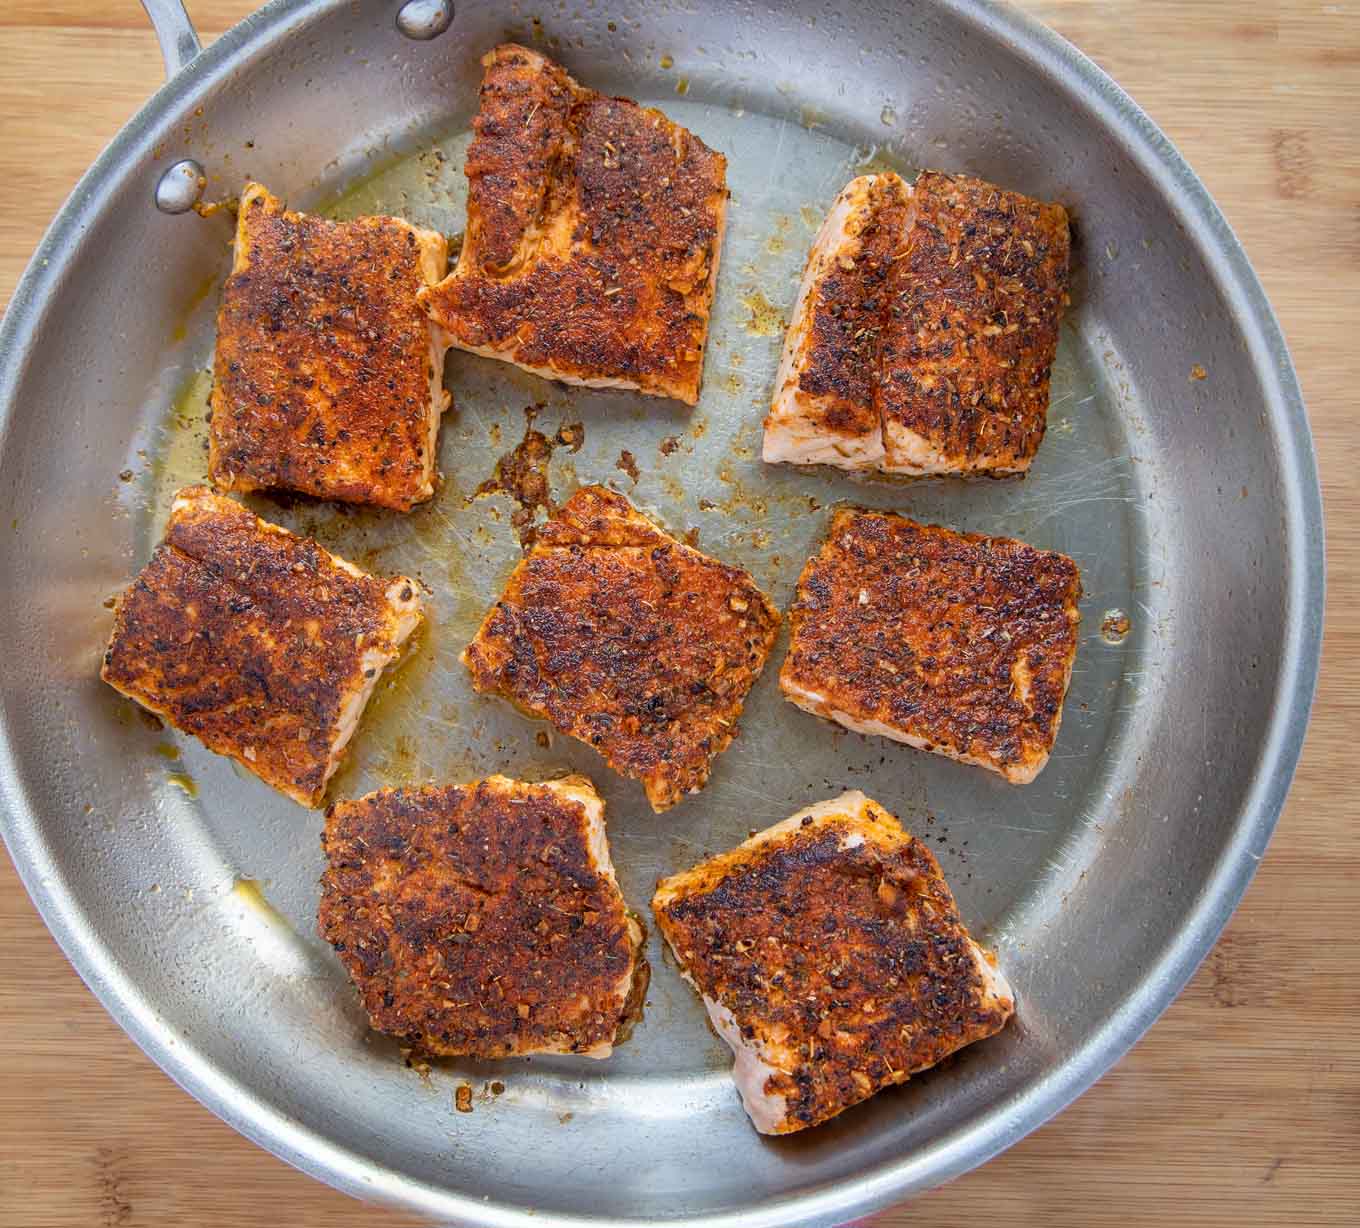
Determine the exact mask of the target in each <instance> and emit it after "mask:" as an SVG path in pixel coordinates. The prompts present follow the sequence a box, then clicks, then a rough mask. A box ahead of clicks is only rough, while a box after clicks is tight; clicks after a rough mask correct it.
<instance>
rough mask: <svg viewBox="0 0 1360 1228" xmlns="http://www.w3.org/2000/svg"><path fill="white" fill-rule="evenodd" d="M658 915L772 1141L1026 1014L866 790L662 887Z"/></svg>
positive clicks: (942, 885) (918, 848)
mask: <svg viewBox="0 0 1360 1228" xmlns="http://www.w3.org/2000/svg"><path fill="white" fill-rule="evenodd" d="M652 909H653V912H654V913H655V915H656V920H657V924H658V926H659V927H660V929H661V933H662V934H663V935H664V936H665V939H666V942H667V943H668V944H669V946H670V948H671V950H672V951H673V952H674V953H675V958H676V960H677V961H678V962H679V964H680V969H681V973H682V975H683V976H684V977H685V979H686V980H687V981H689V982H690V983H691V984H692V985H693V986H694V987H695V988H696V989H697V990H698V991H699V993H700V995H702V997H703V1001H704V1007H705V1008H706V1009H707V1011H708V1017H709V1019H710V1021H711V1022H712V1024H713V1027H714V1029H715V1030H716V1031H717V1033H718V1035H719V1036H721V1037H722V1038H723V1040H725V1041H726V1042H727V1044H728V1046H729V1047H730V1048H731V1049H732V1052H733V1054H734V1055H735V1058H736V1062H735V1065H734V1066H733V1069H732V1075H733V1078H734V1079H735V1080H736V1084H737V1090H738V1091H739V1092H740V1094H741V1099H742V1104H743V1105H744V1106H745V1109H746V1112H747V1114H748V1115H749V1116H750V1118H751V1122H752V1124H754V1126H755V1128H756V1129H757V1130H759V1131H760V1132H761V1133H762V1134H791V1133H793V1132H794V1131H796V1130H805V1129H807V1128H808V1127H809V1126H815V1125H818V1124H820V1123H821V1122H824V1121H827V1120H829V1119H830V1118H832V1117H835V1116H836V1115H837V1114H839V1113H841V1112H844V1110H846V1109H848V1108H850V1107H851V1106H852V1105H855V1104H858V1103H859V1102H860V1101H862V1100H867V1099H868V1098H869V1097H870V1096H872V1095H874V1093H876V1092H878V1091H881V1090H882V1089H883V1088H885V1087H889V1086H891V1085H892V1084H895V1083H903V1082H905V1081H906V1080H907V1079H908V1078H910V1077H911V1076H912V1075H913V1074H916V1073H918V1072H919V1071H922V1070H926V1069H927V1068H929V1067H931V1066H934V1065H935V1064H936V1063H937V1062H940V1061H943V1060H944V1059H945V1058H946V1057H948V1056H949V1055H950V1054H951V1053H955V1052H957V1051H958V1050H959V1049H962V1048H963V1047H964V1046H965V1045H971V1044H972V1043H973V1042H974V1041H978V1040H983V1039H984V1038H986V1037H988V1036H992V1035H994V1034H995V1033H997V1032H999V1031H1000V1030H1001V1029H1002V1028H1003V1027H1004V1026H1005V1025H1006V1021H1007V1020H1008V1019H1009V1018H1010V1017H1011V1015H1012V1014H1013V1013H1014V1010H1015V997H1014V994H1013V993H1012V992H1011V989H1010V986H1009V985H1008V984H1007V983H1006V979H1005V977H1003V976H1002V975H1001V973H1000V972H999V971H998V970H997V967H996V963H995V960H994V958H993V957H992V956H991V955H990V954H988V953H987V952H986V951H984V950H983V949H982V948H981V947H980V946H979V945H978V944H977V943H976V942H974V941H973V939H972V938H971V937H970V936H969V934H968V930H967V929H966V928H965V926H964V924H963V922H962V920H960V918H959V914H958V910H957V908H956V906H955V904H954V897H953V895H952V894H951V893H950V890H949V886H948V884H946V882H945V880H944V876H943V874H941V872H940V867H939V864H938V863H937V862H936V860H935V858H934V856H933V855H932V854H931V852H930V850H929V849H928V848H927V847H926V845H925V844H924V843H922V842H921V841H920V840H916V839H914V838H913V837H912V836H910V835H908V834H907V833H906V832H905V831H903V830H902V827H901V825H900V824H899V823H898V821H897V819H895V818H894V817H893V816H892V815H891V814H889V813H888V812H887V811H886V810H884V809H883V808H882V807H881V806H879V805H878V803H877V802H873V801H870V800H869V798H867V797H865V796H864V794H863V793H860V792H858V791H855V792H850V793H843V794H842V795H841V796H840V797H837V798H834V799H832V800H831V801H827V802H821V803H819V804H818V805H815V806H809V807H808V808H807V809H806V810H800V811H799V812H798V813H797V814H795V815H793V816H792V817H791V818H788V819H785V820H784V821H783V822H781V823H776V824H775V825H774V826H773V827H769V828H767V829H766V830H765V831H762V832H760V833H759V834H758V835H755V836H752V837H751V838H750V839H749V840H747V841H746V842H745V843H743V844H740V845H738V846H737V847H736V848H735V849H733V850H732V851H731V852H727V853H723V854H721V855H719V856H717V857H714V858H711V859H710V860H708V861H705V862H703V863H702V864H701V865H698V866H695V867H694V868H693V869H692V870H686V871H685V872H684V873H682V874H676V875H674V876H672V877H670V878H666V879H662V880H661V882H660V883H658V884H657V889H656V894H655V896H653V898H652Z"/></svg>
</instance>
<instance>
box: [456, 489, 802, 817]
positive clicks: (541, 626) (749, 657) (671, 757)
mask: <svg viewBox="0 0 1360 1228" xmlns="http://www.w3.org/2000/svg"><path fill="white" fill-rule="evenodd" d="M778 626H779V614H778V611H776V610H775V609H774V607H773V606H772V605H771V604H770V602H769V600H768V598H766V596H765V595H764V594H763V593H762V592H761V591H760V589H759V588H757V587H756V585H755V583H754V581H753V580H752V579H751V577H750V576H749V575H747V574H746V573H745V572H743V571H741V570H739V569H738V568H735V567H728V566H726V565H724V564H722V563H719V562H716V561H715V560H713V559H710V558H708V557H707V556H705V555H703V554H700V553H699V552H698V551H697V550H693V549H691V548H690V547H688V546H685V545H682V544H681V543H680V542H677V541H676V540H675V539H674V538H672V537H670V536H668V535H667V534H665V533H663V532H662V531H661V530H660V529H658V528H657V527H656V526H655V525H653V524H652V523H651V522H650V521H649V520H647V519H646V518H645V517H643V516H641V515H639V514H638V513H637V511H636V510H635V509H634V508H633V507H632V505H631V504H630V503H629V502H628V500H627V499H625V498H624V497H623V496H622V495H617V494H614V493H613V492H611V491H608V490H605V489H603V488H601V487H585V488H583V489H582V490H580V491H578V492H577V493H576V494H575V495H573V496H572V498H571V499H570V500H568V501H567V503H566V504H565V505H564V506H563V507H562V508H561V509H560V510H559V511H558V512H557V513H556V515H554V517H553V518H552V519H550V520H549V521H547V523H546V524H544V525H543V526H542V527H541V528H540V529H539V531H538V534H537V537H536V539H535V544H534V547H533V549H532V550H531V551H530V553H529V554H528V556H527V557H526V558H525V559H524V561H523V562H522V563H520V565H519V566H518V567H517V568H516V569H515V571H514V573H513V574H512V575H511V577H510V580H509V582H508V584H507V585H506V588H505V591H504V593H503V594H502V595H501V598H500V600H499V601H498V602H497V603H496V604H495V606H493V607H492V609H491V611H490V612H489V613H488V614H487V616H486V619H485V620H484V622H483V623H482V626H481V628H480V630H479V631H478V632H477V636H476V638H475V639H474V640H473V642H472V643H471V644H470V645H469V646H468V648H467V650H466V651H465V653H464V655H463V660H464V663H465V664H466V665H467V667H468V670H469V671H470V672H471V674H472V681H473V686H474V687H475V688H476V689H477V690H479V691H484V692H490V693H494V694H498V695H501V696H503V697H504V698H506V699H509V700H510V701H511V702H513V703H515V704H516V705H517V706H518V707H520V708H521V709H522V710H524V711H526V712H528V713H531V714H532V715H535V716H540V717H544V718H546V719H547V720H549V721H551V722H552V724H553V726H554V727H555V728H556V729H558V730H559V731H560V732H562V733H566V734H570V735H571V736H572V737H575V738H578V739H580V740H581V741H583V742H586V743H588V744H589V745H591V746H593V747H594V748H595V749H596V750H597V751H598V752H599V753H600V754H601V755H603V756H604V758H605V761H606V762H607V763H608V764H609V765H610V767H612V768H613V769H614V770H615V771H617V772H619V773H621V774H622V775H625V776H631V777H634V778H636V779H639V780H641V781H642V782H643V785H644V787H645V789H646V792H647V797H648V800H649V801H650V802H651V804H652V806H653V808H654V809H656V810H658V811H659V810H662V809H665V808H666V807H669V806H672V805H674V804H675V803H676V802H677V801H679V800H680V798H681V797H682V796H683V795H684V794H686V793H689V792H693V791H695V790H697V789H699V788H700V787H702V785H703V784H704V782H705V781H706V780H707V779H708V775H709V772H710V770H711V767H712V763H713V760H714V759H715V758H716V757H717V755H719V754H720V753H721V752H722V751H723V750H724V749H726V747H727V746H728V744H729V743H730V742H731V741H732V739H733V737H734V736H735V735H736V732H737V718H738V717H739V715H740V713H741V709H742V705H743V703H744V701H745V698H746V694H747V692H748V691H749V690H750V688H751V685H752V684H753V683H754V681H755V679H756V677H757V676H758V675H759V673H760V671H761V669H762V668H763V666H764V664H765V660H766V658H767V657H768V656H769V653H770V649H771V647H772V645H773V642H774V637H775V633H776V631H777V629H778Z"/></svg>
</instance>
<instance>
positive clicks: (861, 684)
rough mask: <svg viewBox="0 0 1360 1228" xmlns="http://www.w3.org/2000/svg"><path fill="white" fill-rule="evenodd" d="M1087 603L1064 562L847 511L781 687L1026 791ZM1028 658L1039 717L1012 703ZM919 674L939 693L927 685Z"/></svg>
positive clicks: (802, 606) (817, 562)
mask: <svg viewBox="0 0 1360 1228" xmlns="http://www.w3.org/2000/svg"><path fill="white" fill-rule="evenodd" d="M861 593H863V594H864V595H865V598H866V600H864V601H861V598H860V594H861ZM1080 598H1081V576H1080V572H1079V570H1078V568H1077V565H1076V563H1074V562H1073V561H1072V560H1071V559H1070V558H1068V557H1067V556H1066V555H1063V554H1059V553H1057V552H1055V551H1045V550H1036V549H1035V548H1034V547H1032V546H1028V545H1026V544H1025V543H1024V542H1020V541H1016V540H1014V539H1013V538H1004V537H985V536H982V535H981V534H976V533H958V532H956V531H954V530H952V529H945V528H941V527H939V526H937V525H921V524H918V523H916V522H915V521H913V520H909V519H907V518H906V517H904V516H899V515H896V514H895V513H891V512H873V511H867V510H863V509H859V508H840V509H838V510H837V511H836V513H835V514H834V515H833V517H832V520H831V525H830V528H829V530H828V532H827V536H826V540H825V541H824V542H823V544H822V546H821V548H820V549H819V550H818V552H817V553H816V554H814V555H813V556H812V557H811V558H810V559H809V560H808V561H807V564H806V565H805V566H804V568H803V571H802V574H801V575H800V576H799V579H798V587H797V593H796V596H795V599H794V603H793V605H792V607H791V608H790V610H789V623H790V629H791V633H790V644H789V652H788V656H787V657H786V658H785V659H784V664H783V666H782V668H781V669H780V674H779V680H780V686H781V689H783V690H784V692H785V694H786V695H787V694H789V693H790V688H791V686H792V685H795V684H796V685H797V686H799V687H802V688H804V689H807V690H811V691H816V692H819V693H821V694H822V695H823V696H825V697H826V700H827V706H829V707H833V708H836V709H838V710H839V711H841V712H844V713H846V714H847V715H849V716H851V717H853V718H855V719H856V720H860V721H878V722H882V723H883V724H886V725H890V726H892V727H894V728H896V729H899V730H901V731H902V732H903V733H904V734H907V735H909V736H911V737H913V738H916V739H919V740H921V741H922V742H923V743H924V744H925V748H926V749H935V750H942V751H944V752H945V753H953V754H954V755H955V756H959V755H967V756H971V757H972V758H973V759H975V760H977V761H980V762H982V763H983V764H984V765H987V766H992V767H994V768H995V769H996V770H997V771H999V772H1001V773H1002V775H1004V776H1006V777H1007V778H1008V779H1012V780H1016V781H1017V782H1023V781H1025V780H1027V779H1031V778H1032V775H1033V771H1032V769H1033V768H1034V765H1035V764H1036V763H1038V764H1040V765H1042V761H1043V759H1045V758H1046V757H1047V755H1048V752H1049V751H1050V750H1051V749H1052V746H1053V742H1054V740H1055V739H1056V737H1057V733H1058V726H1059V722H1060V721H1061V719H1062V705H1063V699H1064V697H1065V695H1066V693H1067V685H1068V681H1069V679H1070V674H1071V667H1072V660H1073V658H1074V656H1075V653H1076V648H1077V622H1076V619H1075V610H1076V605H1077V602H1078V601H1079V600H1080ZM951 642H952V643H953V645H954V647H953V650H952V651H949V646H950V644H951ZM923 647H924V648H925V649H927V652H926V654H925V655H922V653H921V649H922V648H923ZM1021 658H1023V659H1024V660H1025V661H1026V662H1027V663H1028V666H1029V671H1030V675H1031V683H1030V685H1031V688H1032V691H1031V696H1032V701H1033V711H1032V712H1030V711H1028V710H1026V708H1025V707H1024V705H1022V704H1020V703H1019V701H1018V700H1017V699H1015V698H1014V697H1013V696H1012V690H1011V688H1012V679H1011V667H1012V663H1013V662H1015V661H1016V660H1017V659H1021ZM918 666H919V667H920V668H923V669H926V670H929V671H930V672H931V673H932V674H933V675H934V678H933V680H932V684H931V685H930V686H922V685H920V684H919V682H917V681H916V679H917V673H916V671H917V668H918Z"/></svg>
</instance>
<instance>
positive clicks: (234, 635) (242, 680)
mask: <svg viewBox="0 0 1360 1228" xmlns="http://www.w3.org/2000/svg"><path fill="white" fill-rule="evenodd" d="M176 503H177V505H179V506H177V508H176V510H175V512H174V513H173V514H172V515H171V518H170V523H169V525H168V527H167V529H166V534H165V539H164V541H163V542H162V543H161V545H160V546H159V547H158V548H157V549H156V552H155V553H154V554H153V555H152V557H151V561H150V562H149V563H148V564H147V565H146V567H144V568H143V569H142V571H141V572H140V573H139V574H138V576H137V578H136V579H135V580H134V581H133V582H132V584H131V586H130V587H129V588H128V590H127V591H126V592H125V593H124V594H123V597H122V598H121V600H120V602H119V604H118V607H117V612H116V616H115V622H114V628H113V635H112V638H111V639H110V641H109V646H108V650H107V652H106V653H105V657H104V665H103V669H102V671H101V676H102V677H103V679H104V680H105V681H106V682H108V683H110V684H111V685H112V686H114V687H116V688H117V689H118V690H119V691H122V692H123V693H124V694H125V695H128V696H130V697H131V698H133V699H135V700H137V701H138V702H139V703H141V704H143V705H144V706H146V707H148V708H150V709H151V710H152V711H154V712H156V713H158V714H159V715H161V716H162V717H164V718H165V719H166V720H168V721H169V722H170V723H171V724H172V725H174V726H175V727H176V728H177V729H182V730H184V731H185V732H186V733H191V734H193V735H194V736H195V737H197V738H199V739H200V740H202V741H203V743H204V744H205V745H206V746H208V748H209V749H211V750H214V751H216V752H217V753H219V754H225V755H230V756H231V757H232V758H234V759H236V760H237V761H238V762H240V763H242V764H243V765H244V766H246V767H247V768H249V769H250V770H251V771H252V772H254V773H255V774H256V775H258V776H259V777H261V779H263V780H265V781H266V782H268V783H269V784H271V785H274V786H275V787H276V788H279V789H282V790H283V791H284V792H286V793H288V794H289V795H290V796H292V797H295V798H296V799H297V800H299V801H301V802H303V803H304V804H306V805H315V804H317V802H319V800H320V798H321V795H322V793H323V791H324V789H325V784H326V778H327V767H328V763H329V760H330V747H331V740H332V738H333V737H334V734H335V729H336V726H337V723H338V721H339V717H340V711H341V708H342V706H343V704H344V701H345V699H346V698H347V697H348V696H349V695H350V694H351V693H352V692H353V691H354V690H355V689H357V688H358V687H360V686H362V684H363V677H362V675H363V656H364V654H365V652H368V651H376V652H378V653H380V654H383V655H386V656H389V657H391V656H395V655H396V653H397V651H398V645H397V644H396V642H395V641H394V638H393V625H392V620H393V612H392V607H391V603H390V601H389V599H388V596H387V586H388V584H389V583H390V581H384V580H380V579H377V578H375V577H373V576H367V575H357V576H356V575H353V574H351V573H350V572H348V571H346V570H344V569H343V568H341V567H339V566H338V565H337V564H336V563H335V562H334V560H333V559H332V558H331V556H330V555H329V554H328V553H327V552H326V551H325V550H324V549H322V547H320V546H319V545H317V543H316V542H314V541H311V540H309V539H307V538H301V537H296V536H294V535H293V534H291V533H286V532H284V531H282V530H279V529H275V528H274V527H273V526H266V525H264V523H263V522H262V521H260V520H258V519H257V518H256V517H255V516H253V515H252V514H251V513H250V512H249V511H247V510H246V509H245V508H243V507H242V506H241V505H240V504H238V503H235V502H233V501H232V500H230V499H225V498H220V497H218V496H214V495H212V494H211V493H209V492H208V491H206V490H203V489H202V488H189V489H187V490H183V491H181V492H180V493H179V495H177V496H176Z"/></svg>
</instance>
